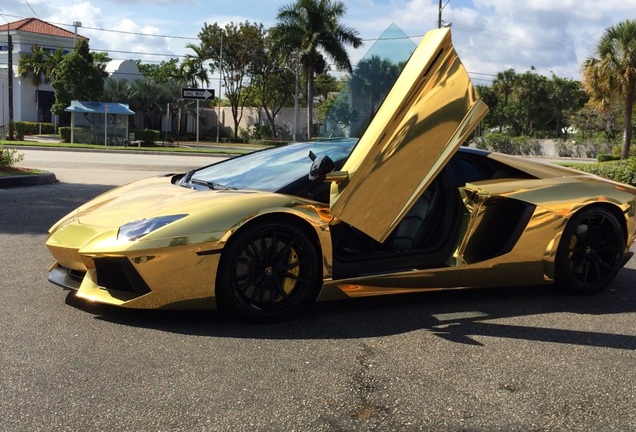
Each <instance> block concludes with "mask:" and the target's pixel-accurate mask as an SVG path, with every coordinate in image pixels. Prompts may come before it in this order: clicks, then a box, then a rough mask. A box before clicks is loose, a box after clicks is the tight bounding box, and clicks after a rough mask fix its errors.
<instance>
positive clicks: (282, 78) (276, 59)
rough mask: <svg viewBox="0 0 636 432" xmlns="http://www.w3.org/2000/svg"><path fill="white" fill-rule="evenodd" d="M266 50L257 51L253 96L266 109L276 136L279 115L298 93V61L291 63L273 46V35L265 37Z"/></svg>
mask: <svg viewBox="0 0 636 432" xmlns="http://www.w3.org/2000/svg"><path fill="white" fill-rule="evenodd" d="M262 48H263V50H262V51H260V52H254V66H253V76H252V87H253V93H252V96H253V100H254V102H255V104H256V105H257V106H259V107H261V108H262V109H263V111H264V112H265V116H266V117H267V121H268V123H269V129H270V131H271V133H272V138H277V137H278V128H277V126H276V115H277V114H278V112H279V111H280V110H281V109H282V108H283V107H284V106H286V105H287V104H288V103H289V102H290V101H291V100H292V99H293V97H294V89H295V86H294V85H290V84H291V83H295V80H296V74H295V69H294V68H295V62H293V63H292V64H289V62H288V60H289V59H286V58H285V56H282V55H281V53H279V52H277V51H274V50H272V49H271V48H272V46H271V38H269V37H265V44H264V45H262Z"/></svg>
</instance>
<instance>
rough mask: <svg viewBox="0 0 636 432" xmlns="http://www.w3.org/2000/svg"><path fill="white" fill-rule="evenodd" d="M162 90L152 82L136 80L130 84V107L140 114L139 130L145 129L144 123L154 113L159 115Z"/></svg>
mask: <svg viewBox="0 0 636 432" xmlns="http://www.w3.org/2000/svg"><path fill="white" fill-rule="evenodd" d="M162 95H163V88H162V87H161V85H160V84H157V83H155V82H154V81H152V80H147V79H136V80H134V81H133V82H131V83H130V107H131V109H132V110H133V111H135V112H141V113H142V116H141V124H140V125H139V129H144V128H145V127H146V121H147V120H148V118H150V117H151V116H152V115H154V114H155V113H157V112H158V113H161V109H162V106H161V105H160V102H161V98H162Z"/></svg>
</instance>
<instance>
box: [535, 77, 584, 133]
mask: <svg viewBox="0 0 636 432" xmlns="http://www.w3.org/2000/svg"><path fill="white" fill-rule="evenodd" d="M547 85H548V87H547V90H548V97H547V100H546V101H545V102H547V104H544V106H545V108H546V114H549V118H548V122H549V124H548V125H546V126H547V127H546V129H547V128H548V127H550V126H552V128H551V129H553V131H554V135H555V136H556V137H561V136H562V135H563V133H564V132H563V130H564V129H565V128H566V127H568V126H570V123H571V122H570V120H571V119H572V118H573V116H574V114H575V113H576V112H578V111H579V110H580V109H581V108H583V105H585V102H586V101H587V95H586V94H585V92H583V89H582V87H581V82H580V81H576V80H572V79H567V78H560V77H557V76H556V75H554V73H553V74H552V78H551V79H550V80H549V81H548V83H547Z"/></svg>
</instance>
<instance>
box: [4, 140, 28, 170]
mask: <svg viewBox="0 0 636 432" xmlns="http://www.w3.org/2000/svg"><path fill="white" fill-rule="evenodd" d="M23 159H24V154H22V153H18V151H17V150H16V149H6V148H4V147H3V146H1V145H0V168H8V167H10V166H12V165H13V164H14V163H18V162H20V161H21V160H23Z"/></svg>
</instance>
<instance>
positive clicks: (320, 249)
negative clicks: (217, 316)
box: [46, 29, 636, 320]
mask: <svg viewBox="0 0 636 432" xmlns="http://www.w3.org/2000/svg"><path fill="white" fill-rule="evenodd" d="M486 113H487V107H486V106H485V105H484V103H483V102H482V101H481V100H480V99H479V97H478V95H477V94H476V92H475V90H474V88H473V85H472V83H471V81H470V78H469V76H468V74H467V72H466V70H465V69H464V67H463V65H462V63H461V62H460V60H459V58H458V56H457V54H456V52H455V50H454V48H453V46H452V43H451V38H450V31H449V30H448V29H440V30H435V31H432V32H429V33H427V35H426V36H425V37H424V39H423V40H422V42H421V43H420V45H419V46H418V47H417V49H416V50H415V52H414V53H413V54H412V55H411V57H410V59H409V61H408V62H407V63H406V66H405V67H404V69H403V71H402V73H401V74H400V76H399V78H398V80H397V81H396V83H395V84H394V86H393V88H392V89H391V91H390V92H389V93H388V95H387V96H386V98H385V100H384V102H383V103H382V104H381V106H380V108H379V109H378V110H377V112H376V113H375V115H374V116H373V118H372V120H370V123H369V124H368V126H367V127H366V129H365V130H364V132H363V133H362V134H361V136H359V138H351V137H340V138H330V139H319V140H316V141H312V142H306V143H295V144H290V145H287V146H283V147H276V148H271V149H267V150H262V151H258V152H254V153H251V154H248V155H245V156H241V157H237V158H232V159H227V160H225V161H222V162H219V163H216V164H213V165H209V166H206V167H203V168H200V169H195V170H193V171H191V172H188V173H179V174H170V175H165V176H162V177H156V178H150V179H147V180H142V181H138V182H134V183H131V184H128V185H125V186H122V187H120V188H117V189H114V190H111V191H109V192H106V193H105V194H103V195H101V196H99V197H97V198H95V199H93V200H92V201H90V202H88V203H86V204H84V205H82V206H81V207H79V208H78V209H76V210H74V211H73V212H71V213H70V214H69V215H67V216H66V217H64V218H63V219H61V220H60V221H59V222H58V223H56V224H55V225H54V226H53V227H52V228H51V230H50V235H49V237H48V240H47V242H46V245H47V247H48V249H49V251H50V252H51V254H52V255H53V257H54V259H55V263H54V265H53V266H52V267H51V269H50V272H49V280H50V281H51V282H53V283H55V284H58V285H61V286H63V287H66V288H70V289H73V290H76V293H75V295H76V296H77V297H79V298H82V299H85V300H87V301H92V302H99V303H103V304H109V305H117V306H122V307H128V308H189V309H194V308H209V309H214V308H218V309H221V310H223V311H226V312H229V313H232V314H235V315H238V316H240V317H243V318H247V319H254V320H271V319H279V318H282V317H286V316H289V315H291V314H297V313H299V312H301V311H303V310H304V309H305V308H306V307H307V306H309V305H311V304H312V303H313V302H314V301H316V300H329V299H339V298H351V297H358V296H370V295H384V294H393V293H408V292H416V291H426V290H436V289H455V288H469V287H494V286H520V287H522V286H528V285H540V284H554V285H555V286H556V287H558V288H560V289H564V290H569V291H574V292H584V293H594V292H598V291H600V290H602V289H604V288H606V287H607V286H608V285H610V284H611V283H612V281H613V279H614V277H615V276H616V274H617V272H618V271H619V270H620V269H621V267H622V266H623V265H624V263H625V261H626V259H627V257H628V256H629V250H630V247H631V246H632V245H633V243H634V241H635V240H636V218H635V217H634V216H635V215H634V212H635V206H636V189H635V188H632V187H630V186H627V185H624V184H620V183H615V182H612V181H608V180H604V179H602V178H599V177H596V176H592V175H589V174H585V173H582V172H579V171H576V170H572V169H568V168H564V167H560V166H556V165H552V164H548V163H540V162H535V161H532V160H528V159H521V158H516V157H513V156H508V155H503V154H497V153H490V152H486V151H480V150H475V149H472V148H469V147H465V146H463V145H462V144H465V143H466V142H467V140H468V139H469V138H470V137H471V136H472V134H473V132H474V130H475V128H476V127H477V126H478V125H479V123H480V121H481V120H482V119H483V117H484V116H485V114H486Z"/></svg>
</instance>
